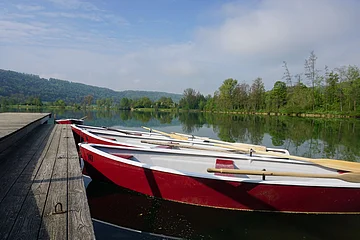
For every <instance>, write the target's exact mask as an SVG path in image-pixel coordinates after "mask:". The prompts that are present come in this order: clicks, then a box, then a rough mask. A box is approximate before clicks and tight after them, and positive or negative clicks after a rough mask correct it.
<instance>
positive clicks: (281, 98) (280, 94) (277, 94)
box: [271, 81, 287, 110]
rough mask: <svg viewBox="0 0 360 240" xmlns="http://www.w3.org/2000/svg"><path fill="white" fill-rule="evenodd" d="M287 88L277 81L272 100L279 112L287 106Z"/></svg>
mask: <svg viewBox="0 0 360 240" xmlns="http://www.w3.org/2000/svg"><path fill="white" fill-rule="evenodd" d="M286 96H287V88H286V84H285V83H284V82H282V81H277V82H276V83H275V84H274V87H273V89H272V91H271V99H272V100H273V103H274V106H275V108H276V110H279V108H281V107H282V106H284V105H285V104H286Z"/></svg>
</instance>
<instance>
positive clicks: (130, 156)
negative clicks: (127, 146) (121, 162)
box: [110, 153, 133, 159]
mask: <svg viewBox="0 0 360 240" xmlns="http://www.w3.org/2000/svg"><path fill="white" fill-rule="evenodd" d="M110 154H111V155H114V156H117V157H121V158H125V159H131V158H132V157H133V155H128V154H121V153H110Z"/></svg>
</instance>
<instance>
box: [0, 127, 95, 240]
mask: <svg viewBox="0 0 360 240" xmlns="http://www.w3.org/2000/svg"><path fill="white" fill-rule="evenodd" d="M0 125H1V123H0ZM56 206H57V209H55V207H56ZM61 206H62V209H61ZM94 238H95V237H94V230H93V226H92V221H91V217H90V211H89V207H88V203H87V198H86V193H85V187H84V183H83V180H82V174H81V170H80V165H79V158H78V154H77V151H76V146H75V142H74V139H73V135H72V132H71V128H70V126H69V125H50V124H43V125H40V126H37V127H36V128H35V129H34V130H33V131H32V132H30V134H27V135H26V136H25V137H23V138H21V139H20V141H17V142H15V143H14V144H12V146H11V147H8V148H6V149H5V150H4V151H2V152H1V153H0V239H94Z"/></svg>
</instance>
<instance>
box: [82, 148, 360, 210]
mask: <svg viewBox="0 0 360 240" xmlns="http://www.w3.org/2000/svg"><path fill="white" fill-rule="evenodd" d="M80 151H81V156H82V158H83V159H84V161H85V163H86V164H87V165H89V166H91V168H92V169H95V170H96V171H97V172H98V173H99V174H101V175H102V176H104V177H105V178H106V179H108V180H109V181H111V182H113V183H114V184H116V185H118V186H121V187H124V188H127V189H130V190H133V191H136V192H139V193H142V194H146V195H149V196H153V197H158V198H162V199H165V200H170V201H176V202H181V203H187V204H193V205H199V206H207V207H214V208H224V209H234V210H242V211H270V212H293V213H318V214H328V213H331V214H360V183H359V182H360V176H359V175H360V174H359V173H342V172H340V171H337V170H336V169H330V168H326V167H323V166H319V165H317V164H314V163H311V162H305V161H298V160H290V159H280V158H279V159H273V158H264V157H254V156H252V157H250V156H240V155H239V154H223V155H222V156H221V157H219V156H217V155H215V154H214V153H211V152H199V153H194V152H190V151H186V150H181V151H174V150H171V149H161V150H159V149H143V148H129V147H118V146H107V145H96V144H80ZM214 169H215V170H214ZM224 169H225V170H226V169H227V170H229V172H230V173H220V172H222V170H224ZM216 170H219V171H218V172H216ZM208 171H211V172H215V173H211V172H208ZM236 171H238V172H236ZM224 172H225V171H224ZM90 176H91V177H93V178H94V177H96V175H95V174H91V173H90Z"/></svg>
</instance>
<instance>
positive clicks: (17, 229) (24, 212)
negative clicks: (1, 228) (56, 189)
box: [8, 125, 60, 239]
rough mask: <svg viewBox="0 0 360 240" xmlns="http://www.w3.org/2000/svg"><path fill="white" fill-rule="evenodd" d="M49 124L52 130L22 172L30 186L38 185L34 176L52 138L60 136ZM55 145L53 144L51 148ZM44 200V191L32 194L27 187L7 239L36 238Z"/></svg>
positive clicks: (47, 153) (45, 155)
mask: <svg viewBox="0 0 360 240" xmlns="http://www.w3.org/2000/svg"><path fill="white" fill-rule="evenodd" d="M49 126H50V127H49V129H50V130H52V131H50V132H48V135H47V136H44V140H45V141H44V143H43V145H42V146H41V147H40V148H39V151H38V152H37V153H36V155H35V158H34V161H32V162H31V164H29V165H28V166H27V167H26V169H25V171H24V173H23V174H22V175H23V178H25V180H27V181H28V182H30V183H31V184H32V185H31V187H34V184H35V185H38V183H36V182H35V178H36V176H37V175H38V173H39V171H40V167H41V165H42V162H43V160H44V159H45V158H46V157H47V156H49V154H51V149H50V145H51V143H52V141H53V139H55V138H56V137H59V136H60V135H59V136H56V134H55V129H54V127H53V126H51V125H49ZM55 141H56V140H55ZM55 147H56V146H55V145H54V146H53V148H55ZM49 150H50V151H49ZM42 170H44V168H42ZM45 200H46V192H45V193H43V194H34V193H33V191H30V187H29V189H28V194H27V195H26V198H25V200H24V201H23V204H22V206H21V210H20V212H19V213H18V216H17V218H16V221H15V223H14V225H13V227H12V229H11V232H10V234H9V238H8V239H37V236H38V231H39V228H40V224H41V215H42V212H43V208H44V205H45ZM9 231H10V229H9Z"/></svg>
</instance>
